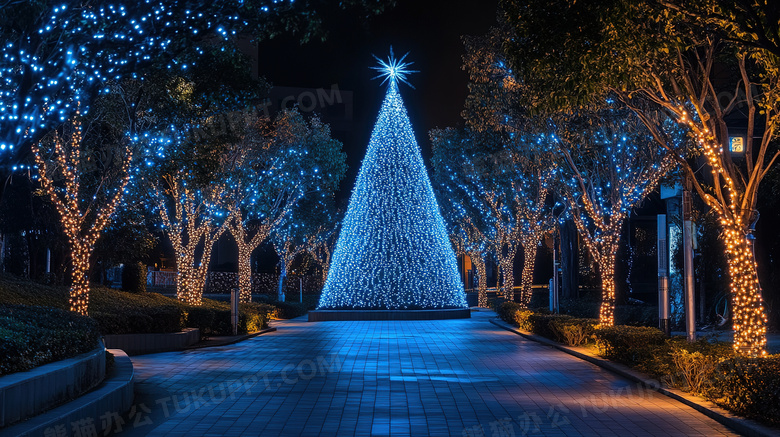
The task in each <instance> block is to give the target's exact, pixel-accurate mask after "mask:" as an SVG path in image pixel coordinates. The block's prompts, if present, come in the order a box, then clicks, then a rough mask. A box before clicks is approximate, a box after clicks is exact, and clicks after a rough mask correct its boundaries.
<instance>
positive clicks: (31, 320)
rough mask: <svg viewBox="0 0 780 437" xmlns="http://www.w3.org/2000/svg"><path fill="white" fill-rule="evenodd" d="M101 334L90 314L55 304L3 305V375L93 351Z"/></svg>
mask: <svg viewBox="0 0 780 437" xmlns="http://www.w3.org/2000/svg"><path fill="white" fill-rule="evenodd" d="M99 338H100V332H99V330H98V326H97V324H96V323H95V321H94V320H92V319H90V318H89V317H83V316H80V315H77V314H75V313H71V312H69V311H63V310H60V309H57V308H51V307H30V306H25V305H0V375H6V374H9V373H14V372H20V371H24V370H29V369H32V368H33V367H36V366H40V365H43V364H46V363H50V362H53V361H58V360H63V359H66V358H71V357H74V356H76V355H79V354H82V353H85V352H89V351H91V350H92V349H94V348H96V347H97V345H98V340H99Z"/></svg>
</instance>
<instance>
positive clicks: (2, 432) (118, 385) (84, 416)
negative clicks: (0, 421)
mask: <svg viewBox="0 0 780 437" xmlns="http://www.w3.org/2000/svg"><path fill="white" fill-rule="evenodd" d="M109 352H111V353H112V354H113V355H114V368H113V369H112V371H111V376H110V377H108V378H106V379H105V380H104V382H103V384H101V385H100V386H98V388H96V389H94V390H92V391H91V392H88V393H86V394H84V395H82V396H80V397H78V398H76V399H74V400H72V401H70V402H68V403H66V404H63V405H60V406H59V407H56V408H54V409H52V410H49V411H47V412H45V413H42V414H39V415H37V416H35V417H33V418H31V419H29V420H26V421H24V422H21V423H17V424H15V425H13V426H10V427H8V428H3V429H0V436H44V437H45V436H49V435H71V433H72V431H73V429H74V426H75V427H76V429H80V428H81V426H82V425H83V426H86V427H89V426H90V425H91V426H94V427H95V428H94V429H95V431H96V433H97V434H98V435H102V434H103V432H102V431H103V429H101V428H102V425H103V419H102V418H107V417H109V416H110V417H114V416H113V415H114V414H116V416H121V415H122V414H123V413H124V412H126V411H127V410H129V409H130V406H131V404H132V402H133V363H132V362H131V361H130V357H128V356H127V354H125V353H124V352H123V351H121V350H118V349H110V350H109ZM106 422H107V424H108V426H111V425H112V424H113V422H111V421H106ZM74 424H75V425H74Z"/></svg>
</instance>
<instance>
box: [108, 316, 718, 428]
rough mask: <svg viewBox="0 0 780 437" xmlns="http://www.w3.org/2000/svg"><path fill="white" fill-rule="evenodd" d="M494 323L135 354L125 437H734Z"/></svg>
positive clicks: (329, 328) (413, 325)
mask: <svg viewBox="0 0 780 437" xmlns="http://www.w3.org/2000/svg"><path fill="white" fill-rule="evenodd" d="M493 316H494V314H493V313H492V312H481V313H474V318H472V319H471V320H446V321H429V322H422V321H409V322H323V323H307V322H304V321H302V320H293V321H286V322H281V323H278V324H277V325H276V326H277V327H278V328H279V330H278V331H277V332H276V333H272V334H267V335H263V336H260V337H257V338H254V339H250V340H247V341H244V342H242V343H238V344H235V345H231V346H225V347H216V348H208V349H202V350H192V351H186V352H175V353H173V352H172V353H162V354H156V355H146V356H140V357H135V358H133V364H134V366H135V369H136V375H137V380H136V381H137V383H136V392H137V399H136V402H137V403H138V407H137V408H136V411H135V413H136V414H135V416H134V417H135V420H128V422H127V423H126V424H125V426H124V430H125V432H122V433H121V435H182V436H183V435H187V436H197V435H235V436H238V435H262V436H272V435H285V436H296V435H327V436H334V435H339V436H341V435H345V436H350V435H410V434H411V435H415V436H417V435H420V436H422V435H441V436H447V435H455V436H461V435H485V436H521V435H599V436H632V435H647V436H657V435H706V436H717V435H733V434H732V433H730V432H729V430H728V429H726V428H724V427H723V426H721V425H720V424H718V423H716V422H715V421H713V420H711V419H709V418H707V417H705V416H704V415H702V414H700V413H698V412H696V411H695V410H693V409H691V408H688V407H686V406H684V405H682V404H679V403H677V402H675V401H673V400H671V399H669V398H667V397H665V396H663V395H660V394H657V393H654V392H646V391H643V390H641V389H639V388H638V387H637V386H636V385H634V384H633V383H630V382H628V381H626V380H623V379H621V378H619V377H616V376H613V375H612V374H610V373H608V372H606V371H604V370H602V369H600V368H598V367H596V366H594V365H592V364H590V363H587V362H584V361H581V360H578V359H576V358H574V357H571V356H569V355H567V354H564V353H562V352H559V351H557V350H554V349H551V348H549V347H546V346H542V345H540V344H538V343H534V342H531V341H528V340H525V339H523V338H522V337H520V336H517V335H515V334H512V333H510V332H507V331H504V330H502V329H500V328H498V327H496V326H494V325H492V324H490V323H489V321H488V319H489V318H490V317H493ZM141 404H143V405H141ZM144 423H146V425H143V424H144Z"/></svg>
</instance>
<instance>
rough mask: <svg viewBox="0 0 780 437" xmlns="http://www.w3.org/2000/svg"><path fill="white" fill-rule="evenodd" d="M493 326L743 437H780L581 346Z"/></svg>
mask: <svg viewBox="0 0 780 437" xmlns="http://www.w3.org/2000/svg"><path fill="white" fill-rule="evenodd" d="M490 323H492V324H494V325H496V326H498V327H499V328H502V329H505V330H507V331H510V332H513V333H515V334H517V335H520V336H522V337H525V338H527V339H528V340H532V341H535V342H537V343H542V344H544V345H547V346H551V347H554V348H556V349H558V350H560V351H562V352H565V353H567V354H569V355H572V356H575V357H577V358H579V359H581V360H585V361H588V362H590V363H592V364H595V365H597V366H599V367H601V368H603V369H605V370H608V371H610V372H612V373H615V374H617V375H618V376H621V377H623V378H626V379H628V380H630V381H632V382H636V383H638V384H642V386H643V387H645V388H648V389H651V390H654V391H657V392H659V393H661V394H663V395H666V396H668V397H670V398H672V399H674V400H676V401H678V402H682V403H683V404H685V405H687V406H689V407H691V408H693V409H695V410H697V411H699V412H701V413H703V414H704V415H706V416H707V417H709V418H711V419H714V420H715V421H717V422H719V423H721V424H722V425H725V426H727V427H729V428H731V429H732V430H734V431H736V432H738V433H740V434H742V435H745V436H748V437H776V436H780V430H776V429H772V428H769V427H767V426H765V425H762V424H760V423H758V422H755V421H753V420H750V419H745V418H743V417H740V416H737V415H734V414H732V413H730V412H728V411H726V410H724V409H723V408H720V407H718V406H717V405H715V404H714V403H712V402H710V401H707V400H704V399H701V398H699V397H696V396H692V395H689V394H687V393H685V392H683V391H681V390H677V389H674V388H667V387H661V382H660V381H658V380H657V379H654V378H650V377H649V376H647V375H645V374H643V373H640V372H637V371H636V370H633V369H631V368H630V367H628V366H624V365H622V364H618V363H614V362H612V361H609V360H605V359H603V358H600V357H598V356H596V355H594V354H592V353H591V352H590V351H589V350H587V349H586V348H581V347H577V348H575V347H571V346H564V345H562V344H560V343H558V342H555V341H552V340H550V339H548V338H544V337H541V336H538V335H534V334H531V333H530V332H525V331H522V330H520V329H517V328H516V327H514V326H511V325H509V324H508V323H506V322H504V321H502V320H500V319H490Z"/></svg>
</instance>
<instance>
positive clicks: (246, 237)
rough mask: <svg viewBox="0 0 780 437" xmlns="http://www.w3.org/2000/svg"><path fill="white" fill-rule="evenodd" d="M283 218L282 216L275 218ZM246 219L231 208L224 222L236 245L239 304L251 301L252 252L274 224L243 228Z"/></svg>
mask: <svg viewBox="0 0 780 437" xmlns="http://www.w3.org/2000/svg"><path fill="white" fill-rule="evenodd" d="M281 218H283V216H281V217H279V218H277V221H278V220H279V219H281ZM246 221H247V220H246V218H245V217H244V213H243V212H241V211H240V210H239V209H238V208H235V207H234V208H233V209H232V210H231V211H230V213H229V215H228V219H227V220H226V221H225V226H226V228H227V231H228V232H230V234H231V235H232V236H233V240H235V242H236V244H237V245H238V289H239V294H240V296H241V302H251V301H252V264H251V260H252V252H254V251H255V249H257V248H258V247H259V246H260V244H262V243H263V241H265V240H266V238H268V234H270V232H271V229H272V228H273V226H274V225H275V224H276V221H275V222H273V223H262V224H259V225H254V226H249V227H247V226H245V225H244V223H245V222H246Z"/></svg>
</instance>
